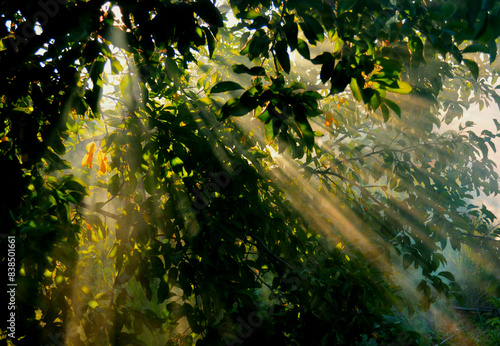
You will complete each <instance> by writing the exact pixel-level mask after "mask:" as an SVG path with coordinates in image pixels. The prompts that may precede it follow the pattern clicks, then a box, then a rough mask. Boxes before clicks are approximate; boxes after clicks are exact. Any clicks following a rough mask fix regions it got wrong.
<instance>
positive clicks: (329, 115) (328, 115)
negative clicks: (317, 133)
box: [325, 112, 333, 127]
mask: <svg viewBox="0 0 500 346" xmlns="http://www.w3.org/2000/svg"><path fill="white" fill-rule="evenodd" d="M325 114H326V119H325V125H326V127H328V126H330V125H331V124H332V123H333V114H332V112H326V113H325Z"/></svg>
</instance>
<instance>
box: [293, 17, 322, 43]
mask: <svg viewBox="0 0 500 346" xmlns="http://www.w3.org/2000/svg"><path fill="white" fill-rule="evenodd" d="M302 18H303V19H304V22H302V23H300V24H299V25H300V27H301V28H302V31H303V33H304V35H305V36H306V38H307V40H308V41H309V43H311V44H316V41H319V42H323V40H324V38H325V36H324V34H323V27H322V26H321V24H320V23H319V22H318V21H317V20H316V19H314V18H313V17H312V16H310V15H307V14H304V15H303V16H302Z"/></svg>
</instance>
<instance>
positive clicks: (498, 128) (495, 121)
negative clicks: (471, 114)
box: [493, 119, 500, 132]
mask: <svg viewBox="0 0 500 346" xmlns="http://www.w3.org/2000/svg"><path fill="white" fill-rule="evenodd" d="M493 122H494V123H495V126H496V128H497V132H500V123H499V122H498V120H497V119H493Z"/></svg>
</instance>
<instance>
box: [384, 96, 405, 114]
mask: <svg viewBox="0 0 500 346" xmlns="http://www.w3.org/2000/svg"><path fill="white" fill-rule="evenodd" d="M384 103H385V104H386V105H387V106H389V108H390V109H392V111H393V112H394V113H396V114H397V115H398V117H400V118H401V108H400V107H399V106H398V105H397V104H396V103H394V102H392V101H391V100H388V99H384Z"/></svg>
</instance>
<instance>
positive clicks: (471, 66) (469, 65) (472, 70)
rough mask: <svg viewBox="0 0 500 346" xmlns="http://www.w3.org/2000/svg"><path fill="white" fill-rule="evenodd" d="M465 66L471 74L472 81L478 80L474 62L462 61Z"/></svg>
mask: <svg viewBox="0 0 500 346" xmlns="http://www.w3.org/2000/svg"><path fill="white" fill-rule="evenodd" d="M463 61H464V63H465V65H466V66H467V67H468V68H469V71H470V72H471V73H472V76H473V77H474V79H476V80H477V79H478V78H479V66H477V64H476V62H475V61H473V60H470V59H464V60H463Z"/></svg>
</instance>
